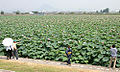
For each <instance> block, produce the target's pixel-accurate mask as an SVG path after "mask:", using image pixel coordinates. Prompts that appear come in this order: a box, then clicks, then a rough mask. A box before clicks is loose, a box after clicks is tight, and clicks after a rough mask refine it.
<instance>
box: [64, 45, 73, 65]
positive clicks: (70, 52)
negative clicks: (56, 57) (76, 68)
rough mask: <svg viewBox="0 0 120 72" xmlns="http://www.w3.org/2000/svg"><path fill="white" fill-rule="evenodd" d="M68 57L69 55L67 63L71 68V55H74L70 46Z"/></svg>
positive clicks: (67, 52) (67, 51)
mask: <svg viewBox="0 0 120 72" xmlns="http://www.w3.org/2000/svg"><path fill="white" fill-rule="evenodd" d="M65 53H66V55H67V58H68V61H67V65H70V66H71V62H70V59H71V55H72V50H71V48H70V46H69V45H68V48H67V50H66V52H65Z"/></svg>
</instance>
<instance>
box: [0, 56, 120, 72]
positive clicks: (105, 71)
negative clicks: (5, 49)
mask: <svg viewBox="0 0 120 72" xmlns="http://www.w3.org/2000/svg"><path fill="white" fill-rule="evenodd" d="M0 59H6V57H5V56H0ZM12 60H14V59H12ZM18 61H20V62H31V63H37V64H48V65H56V66H65V67H72V68H79V69H88V70H97V71H100V72H120V70H119V69H118V68H116V69H112V68H107V67H102V66H94V65H87V64H72V65H71V66H67V65H66V63H65V62H56V61H49V60H35V59H28V58H19V60H18Z"/></svg>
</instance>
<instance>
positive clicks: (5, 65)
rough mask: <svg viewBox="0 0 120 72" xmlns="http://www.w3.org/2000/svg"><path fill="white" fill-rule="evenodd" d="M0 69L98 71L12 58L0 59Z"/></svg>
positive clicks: (55, 71)
mask: <svg viewBox="0 0 120 72" xmlns="http://www.w3.org/2000/svg"><path fill="white" fill-rule="evenodd" d="M0 69H5V70H11V71H16V72H98V71H93V70H86V69H78V68H71V67H65V66H53V65H46V64H35V63H29V62H20V61H12V60H0Z"/></svg>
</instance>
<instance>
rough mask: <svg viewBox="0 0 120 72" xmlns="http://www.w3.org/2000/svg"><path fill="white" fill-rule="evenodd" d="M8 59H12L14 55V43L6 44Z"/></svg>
mask: <svg viewBox="0 0 120 72" xmlns="http://www.w3.org/2000/svg"><path fill="white" fill-rule="evenodd" d="M6 53H7V60H9V59H11V56H12V45H10V46H6Z"/></svg>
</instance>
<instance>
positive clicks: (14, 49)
mask: <svg viewBox="0 0 120 72" xmlns="http://www.w3.org/2000/svg"><path fill="white" fill-rule="evenodd" d="M16 44H17V42H16V40H13V45H12V46H13V50H12V55H13V58H14V57H16V60H18V51H17V47H16Z"/></svg>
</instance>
